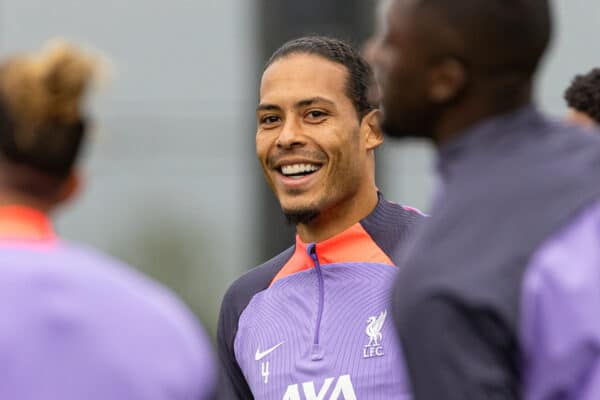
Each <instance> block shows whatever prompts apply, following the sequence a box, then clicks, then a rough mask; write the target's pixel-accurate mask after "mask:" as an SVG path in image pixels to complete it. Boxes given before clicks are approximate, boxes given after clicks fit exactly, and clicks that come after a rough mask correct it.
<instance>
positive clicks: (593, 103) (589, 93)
mask: <svg viewBox="0 0 600 400" xmlns="http://www.w3.org/2000/svg"><path fill="white" fill-rule="evenodd" d="M565 100H566V101H567V104H568V105H569V107H571V108H573V109H575V110H577V111H581V112H583V113H585V114H587V115H589V116H590V117H591V118H592V119H594V120H595V121H596V122H597V123H599V124H600V68H594V69H592V70H591V71H590V72H588V73H587V74H585V75H576V76H575V78H573V81H572V82H571V85H570V86H569V87H568V88H567V90H566V91H565Z"/></svg>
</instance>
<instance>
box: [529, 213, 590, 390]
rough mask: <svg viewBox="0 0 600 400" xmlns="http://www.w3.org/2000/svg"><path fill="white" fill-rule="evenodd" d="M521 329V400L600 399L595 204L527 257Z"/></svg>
mask: <svg viewBox="0 0 600 400" xmlns="http://www.w3.org/2000/svg"><path fill="white" fill-rule="evenodd" d="M520 326H521V331H520V339H521V344H522V349H523V353H524V359H523V362H524V371H525V376H524V382H523V383H524V386H523V390H524V393H523V394H524V396H523V398H524V399H526V400H543V399H555V398H560V399H565V400H567V399H569V400H570V399H577V400H597V399H600V203H598V204H595V205H593V206H592V207H590V208H589V209H587V210H585V211H584V212H583V213H582V214H580V215H579V216H578V217H577V218H576V219H575V220H574V221H573V222H572V223H571V224H569V226H567V227H566V228H565V229H563V230H562V231H561V232H559V233H558V234H557V235H555V236H553V237H551V238H550V239H549V240H547V241H546V242H545V243H544V244H543V246H542V247H541V248H540V249H539V250H538V251H537V252H536V254H535V255H534V257H533V258H532V260H531V263H530V264H529V266H528V268H527V270H526V272H525V276H524V279H523V287H522V298H521V325H520Z"/></svg>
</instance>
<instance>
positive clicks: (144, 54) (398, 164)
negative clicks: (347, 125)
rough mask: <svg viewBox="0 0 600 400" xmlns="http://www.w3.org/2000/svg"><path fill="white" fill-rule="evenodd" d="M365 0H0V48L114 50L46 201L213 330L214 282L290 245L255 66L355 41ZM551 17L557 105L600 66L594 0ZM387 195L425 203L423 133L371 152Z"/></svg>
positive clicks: (360, 34)
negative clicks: (284, 47) (301, 41)
mask: <svg viewBox="0 0 600 400" xmlns="http://www.w3.org/2000/svg"><path fill="white" fill-rule="evenodd" d="M375 4H376V2H375V1H374V0H302V1H300V0H195V1H192V0H170V1H159V0H127V1H122V0H102V1H100V0H80V1H77V0H53V1H51V2H50V1H45V0H0V53H1V54H2V55H5V54H7V53H10V52H13V51H17V50H29V49H37V48H39V47H40V46H41V45H42V44H43V43H44V42H45V41H46V40H47V39H48V38H51V37H55V36H61V37H66V38H68V39H72V40H74V41H77V42H81V43H84V44H88V45H90V46H92V47H95V48H97V49H100V50H102V51H103V52H104V53H106V54H107V55H109V56H110V58H111V59H112V61H113V63H114V65H115V70H116V75H115V79H114V80H113V81H112V83H111V84H110V85H109V86H108V87H107V88H106V89H105V90H103V91H102V92H100V93H99V94H98V95H97V96H94V98H93V101H91V104H90V109H91V112H92V113H93V114H94V116H95V122H96V123H95V132H94V138H93V140H92V142H91V143H90V146H89V147H88V149H87V150H88V151H87V154H86V159H85V162H84V163H83V172H84V174H85V176H86V177H87V185H86V187H85V190H84V192H83V193H82V195H81V196H80V198H79V199H78V200H77V201H76V202H75V203H74V204H73V205H72V207H70V208H66V209H65V210H64V211H61V212H60V213H59V214H58V215H57V225H58V230H59V232H60V233H61V234H62V235H63V236H64V237H66V238H68V239H72V240H77V241H80V242H85V243H88V244H90V245H92V246H96V247H98V248H100V249H102V250H105V251H106V252H108V253H110V254H112V255H114V256H117V257H120V258H122V259H124V260H126V261H128V262H129V263H131V264H132V265H134V266H135V267H136V268H139V269H140V270H142V271H144V272H146V273H147V274H149V275H151V276H153V277H155V278H157V279H159V280H160V281H162V282H164V283H165V284H166V285H167V286H169V287H171V288H172V289H174V290H175V291H176V292H177V293H179V294H180V295H181V297H182V298H183V299H184V300H185V301H186V302H187V303H188V304H189V305H190V307H191V308H192V309H193V310H194V312H196V314H197V315H198V316H199V317H200V319H201V320H202V321H203V322H204V324H205V326H206V327H207V328H208V330H209V331H210V332H211V334H213V335H214V332H215V329H216V319H217V314H218V309H219V304H220V301H221V297H222V295H223V293H224V291H225V289H226V287H227V285H228V284H229V283H230V282H231V281H232V280H233V279H235V277H236V276H238V275H239V274H240V273H242V272H243V271H244V270H247V269H248V268H250V267H252V266H254V265H257V264H258V263H260V262H261V261H263V260H266V259H267V258H270V257H271V256H273V255H275V254H276V253H277V252H278V251H279V250H282V249H283V248H285V247H287V246H289V244H291V241H292V238H293V231H292V230H291V229H290V228H289V227H285V226H284V224H283V219H282V217H281V216H280V213H279V209H278V207H277V204H276V202H275V201H274V199H273V196H272V195H271V193H270V192H269V190H268V188H267V187H266V184H265V183H264V180H263V179H262V175H261V171H260V167H259V164H258V162H257V161H256V159H255V153H254V133H255V121H254V109H255V106H256V101H257V87H258V80H259V76H260V72H261V71H262V65H263V64H264V62H265V61H266V58H267V57H268V55H269V54H270V53H271V52H272V51H273V50H274V49H275V48H276V47H278V46H279V45H280V44H282V43H283V42H284V41H285V40H287V39H289V38H292V37H295V36H299V35H302V34H308V33H319V34H330V35H337V36H340V37H343V38H346V39H348V40H351V41H352V42H354V44H356V45H360V44H362V43H363V42H364V40H365V39H366V38H367V37H368V36H369V35H370V34H371V33H372V31H373V26H374V17H373V16H374V8H375ZM554 5H555V16H556V21H557V25H558V27H557V31H556V35H555V40H554V44H553V48H552V51H551V52H550V53H549V54H548V56H547V59H546V63H545V65H544V68H543V74H542V75H541V79H540V80H539V85H538V97H539V99H540V103H541V105H542V107H543V108H544V109H545V110H547V111H548V112H550V113H552V114H554V115H556V116H557V117H559V118H560V117H562V115H563V114H564V112H565V107H564V104H563V103H564V102H563V100H562V93H563V91H564V89H565V88H566V86H567V85H568V84H569V82H570V80H571V79H572V77H573V76H574V75H575V74H577V73H582V72H586V71H587V70H589V69H591V68H592V67H594V66H598V65H600V42H599V41H598V40H596V38H597V37H598V34H599V32H598V27H600V2H598V1H597V0H569V1H563V0H555V1H554ZM377 158H378V184H379V187H380V188H381V189H382V191H383V192H384V193H385V194H386V196H387V197H388V198H389V199H392V200H395V201H397V202H401V203H405V204H409V205H412V206H416V207H419V208H422V209H425V210H426V209H427V204H428V200H427V199H428V197H429V195H430V193H431V189H432V182H433V180H434V177H433V174H432V172H433V171H432V167H433V155H432V151H431V148H430V147H429V146H427V145H426V144H423V143H419V142H409V141H406V142H392V141H389V140H388V142H387V143H386V144H385V145H384V148H382V149H381V150H380V151H379V154H378V156H377Z"/></svg>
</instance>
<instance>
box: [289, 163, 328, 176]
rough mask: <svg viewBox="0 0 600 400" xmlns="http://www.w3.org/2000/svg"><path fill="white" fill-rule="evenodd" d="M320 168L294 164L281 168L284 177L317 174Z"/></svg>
mask: <svg viewBox="0 0 600 400" xmlns="http://www.w3.org/2000/svg"><path fill="white" fill-rule="evenodd" d="M318 169H319V167H318V166H317V165H314V164H292V165H284V166H283V167H281V173H283V174H284V175H297V174H306V173H309V172H315V171H316V170H318Z"/></svg>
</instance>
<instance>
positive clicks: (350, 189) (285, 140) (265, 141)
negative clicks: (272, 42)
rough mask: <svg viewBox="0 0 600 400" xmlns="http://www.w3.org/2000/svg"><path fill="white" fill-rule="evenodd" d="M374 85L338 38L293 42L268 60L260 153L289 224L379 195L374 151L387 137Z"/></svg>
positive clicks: (364, 65) (260, 107)
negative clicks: (372, 93) (372, 99)
mask: <svg viewBox="0 0 600 400" xmlns="http://www.w3.org/2000/svg"><path fill="white" fill-rule="evenodd" d="M372 82H373V76H372V72H371V69H370V67H369V66H368V64H367V63H366V62H365V61H364V60H363V59H362V58H361V57H360V55H359V54H358V53H357V52H356V51H355V50H354V49H353V48H352V47H351V46H349V45H348V44H346V43H344V42H342V41H340V40H337V39H331V38H325V37H305V38H300V39H296V40H292V41H290V42H288V43H286V44H284V45H283V46H282V47H281V48H279V49H278V50H277V51H276V52H275V53H274V54H273V55H272V57H271V59H270V60H269V61H268V63H267V66H266V68H265V70H264V73H263V76H262V80H261V85H260V100H259V105H258V108H257V123H258V129H257V134H256V150H257V155H258V158H259V160H260V162H261V165H262V167H263V171H264V173H265V176H266V178H267V181H268V183H269V185H270V186H271V188H272V189H273V192H274V193H275V195H276V196H277V198H278V200H279V202H280V204H281V207H282V209H283V212H284V213H285V215H286V216H287V218H288V220H289V221H290V222H292V223H295V224H310V223H312V222H313V221H314V220H316V219H318V218H321V217H323V215H328V216H330V217H334V216H335V215H337V213H343V212H344V211H348V209H349V208H353V207H356V203H354V202H355V201H357V200H359V199H361V198H362V197H364V196H365V195H368V194H369V195H370V194H372V193H373V192H374V191H375V190H376V189H375V183H374V170H375V168H374V149H375V148H376V147H377V146H379V145H380V144H381V143H382V141H383V136H382V134H381V132H380V130H379V121H378V116H379V115H378V110H377V109H376V105H374V104H372V103H371V102H370V101H369V98H368V90H369V87H370V86H371V84H372Z"/></svg>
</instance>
